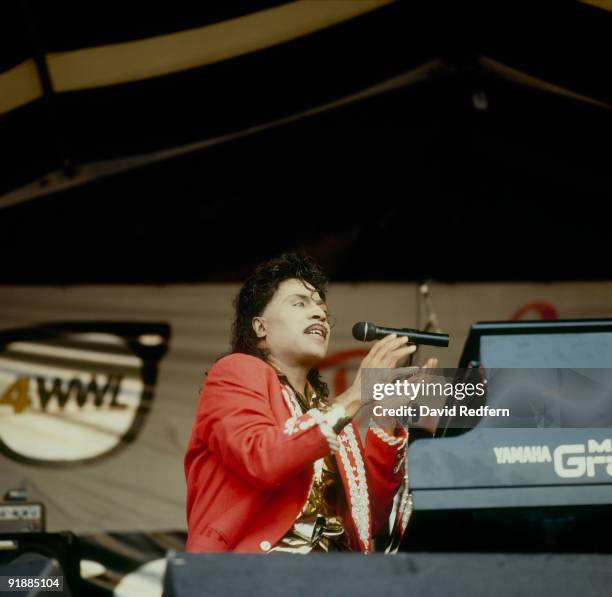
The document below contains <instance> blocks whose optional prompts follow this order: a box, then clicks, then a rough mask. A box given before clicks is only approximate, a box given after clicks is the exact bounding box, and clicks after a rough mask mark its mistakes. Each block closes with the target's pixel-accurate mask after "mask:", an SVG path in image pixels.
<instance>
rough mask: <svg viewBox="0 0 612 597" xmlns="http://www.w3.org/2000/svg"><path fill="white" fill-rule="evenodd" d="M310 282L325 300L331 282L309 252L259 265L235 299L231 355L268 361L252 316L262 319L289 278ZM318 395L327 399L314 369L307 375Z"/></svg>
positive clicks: (322, 384)
mask: <svg viewBox="0 0 612 597" xmlns="http://www.w3.org/2000/svg"><path fill="white" fill-rule="evenodd" d="M292 278H295V279H298V280H302V281H303V282H307V283H308V284H310V285H311V286H312V287H313V288H315V289H316V291H317V292H318V293H319V296H320V297H321V298H322V299H323V300H325V295H326V292H327V284H328V280H327V277H326V276H325V274H324V273H323V270H322V269H321V268H320V267H319V265H318V264H317V263H316V262H315V261H314V260H313V259H312V257H310V256H309V255H307V254H306V253H303V252H295V253H283V254H282V255H281V256H280V257H276V258H274V259H270V260H269V261H266V262H264V263H261V264H260V265H258V266H257V268H256V269H255V271H254V272H253V273H252V274H251V275H250V276H249V277H248V278H247V280H246V281H245V282H244V284H243V285H242V288H241V289H240V292H239V293H238V295H237V296H236V298H235V299H234V309H235V318H234V323H233V324H232V340H231V353H235V352H242V353H246V354H250V355H253V356H255V357H258V358H260V359H262V360H264V361H267V357H268V351H266V350H263V349H261V348H260V347H258V346H257V343H258V341H259V338H258V337H257V335H256V334H255V331H254V330H253V325H252V321H253V317H258V316H260V315H261V314H262V313H263V311H264V309H265V308H266V306H267V305H268V303H269V302H270V300H271V299H272V297H273V296H274V293H275V292H276V290H277V288H278V286H279V284H280V283H281V282H284V281H285V280H289V279H292ZM307 379H308V381H309V382H310V385H311V386H312V387H313V388H314V390H315V392H317V395H318V396H320V397H327V396H328V395H329V390H328V388H327V384H326V383H325V382H324V381H323V380H322V379H321V375H320V374H319V371H318V370H317V369H315V368H312V369H311V370H310V371H309V372H308V376H307Z"/></svg>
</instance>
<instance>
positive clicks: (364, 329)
mask: <svg viewBox="0 0 612 597" xmlns="http://www.w3.org/2000/svg"><path fill="white" fill-rule="evenodd" d="M353 338H355V340H359V341H360V342H369V341H370V340H375V339H376V326H375V325H374V324H373V323H370V322H369V321H359V322H357V323H356V324H355V325H354V326H353Z"/></svg>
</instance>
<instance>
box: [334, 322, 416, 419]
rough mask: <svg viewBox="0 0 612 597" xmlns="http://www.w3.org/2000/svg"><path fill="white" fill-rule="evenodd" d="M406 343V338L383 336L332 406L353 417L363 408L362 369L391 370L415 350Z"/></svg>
mask: <svg viewBox="0 0 612 597" xmlns="http://www.w3.org/2000/svg"><path fill="white" fill-rule="evenodd" d="M407 342H408V337H407V336H400V337H398V336H396V335H395V334H391V335H389V336H385V337H384V338H383V339H382V340H379V341H378V342H375V343H374V345H373V346H372V348H371V349H370V352H368V354H367V355H366V356H365V357H363V360H362V361H361V364H360V365H359V370H358V371H357V375H356V376H355V380H354V381H353V383H352V385H351V387H350V388H349V389H348V390H347V391H346V392H344V393H342V394H341V395H340V396H338V398H337V399H336V401H335V402H334V404H341V405H342V406H344V408H345V409H346V412H347V414H348V415H349V416H350V417H351V418H352V417H354V416H355V414H357V411H358V410H359V409H360V408H361V406H363V404H362V402H361V371H362V369H393V368H394V367H396V366H397V363H398V362H399V361H400V360H401V359H403V358H404V357H406V356H408V355H409V354H412V353H413V352H414V351H415V350H416V349H417V347H416V346H415V345H412V346H407V345H406V344H407Z"/></svg>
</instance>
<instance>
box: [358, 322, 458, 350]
mask: <svg viewBox="0 0 612 597" xmlns="http://www.w3.org/2000/svg"><path fill="white" fill-rule="evenodd" d="M391 334H395V335H396V336H408V338H409V339H410V342H411V343H412V344H427V345H428V346H444V347H446V346H448V340H449V335H448V334H432V333H431V332H421V331H419V330H411V329H409V328H401V329H398V328H385V327H382V326H378V325H375V324H373V323H370V322H369V321H360V322H358V323H356V324H355V325H354V326H353V338H355V340H359V341H361V342H369V341H370V340H380V339H381V338H384V337H385V336H390V335H391Z"/></svg>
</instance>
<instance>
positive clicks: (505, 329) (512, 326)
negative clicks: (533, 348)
mask: <svg viewBox="0 0 612 597" xmlns="http://www.w3.org/2000/svg"><path fill="white" fill-rule="evenodd" d="M601 332H612V319H556V320H551V321H542V320H534V321H478V322H476V323H475V324H473V325H472V326H471V328H470V333H469V334H468V338H467V340H466V342H465V345H464V347H463V353H462V354H461V358H460V359H459V369H465V368H467V367H468V366H469V363H470V362H472V361H479V360H480V340H481V338H482V336H506V335H512V334H525V333H527V334H571V333H583V334H589V333H601Z"/></svg>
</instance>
